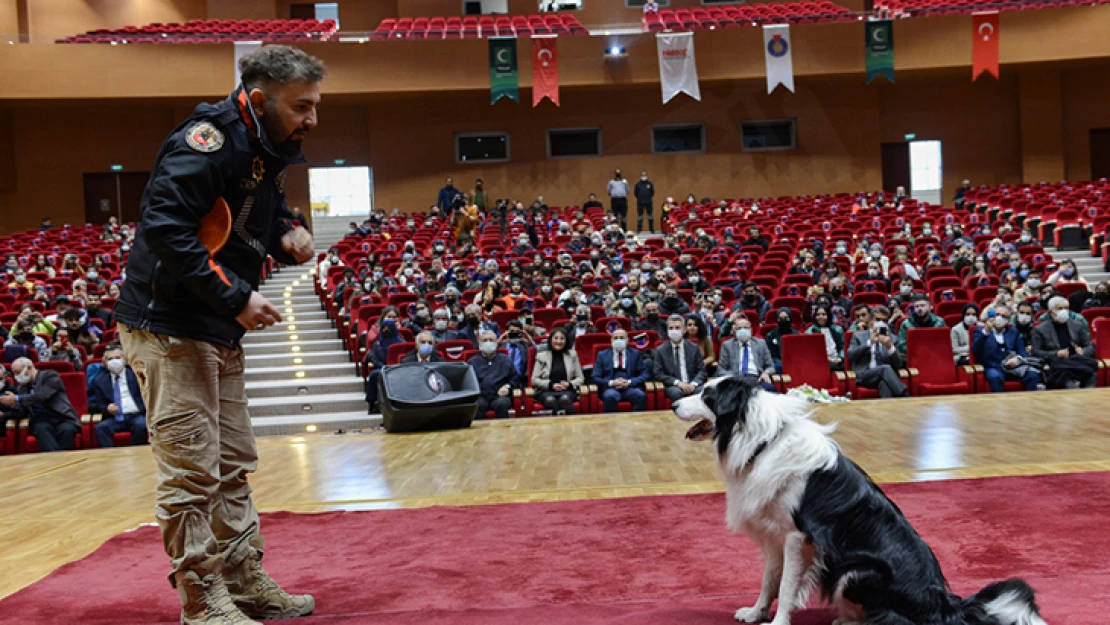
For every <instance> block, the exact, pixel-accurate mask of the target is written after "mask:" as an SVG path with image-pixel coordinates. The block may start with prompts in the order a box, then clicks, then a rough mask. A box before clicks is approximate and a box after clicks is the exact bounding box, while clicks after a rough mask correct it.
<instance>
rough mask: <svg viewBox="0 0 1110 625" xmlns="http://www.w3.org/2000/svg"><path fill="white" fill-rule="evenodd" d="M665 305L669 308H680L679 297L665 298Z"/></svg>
mask: <svg viewBox="0 0 1110 625" xmlns="http://www.w3.org/2000/svg"><path fill="white" fill-rule="evenodd" d="M663 304H665V305H666V306H667V308H678V298H677V297H664V298H663Z"/></svg>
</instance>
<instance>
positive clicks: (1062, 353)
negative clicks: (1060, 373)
mask: <svg viewBox="0 0 1110 625" xmlns="http://www.w3.org/2000/svg"><path fill="white" fill-rule="evenodd" d="M1056 355H1057V356H1059V357H1060V358H1067V357H1068V350H1066V349H1061V350H1060V351H1058V352H1056Z"/></svg>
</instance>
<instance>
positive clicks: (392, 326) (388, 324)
mask: <svg viewBox="0 0 1110 625" xmlns="http://www.w3.org/2000/svg"><path fill="white" fill-rule="evenodd" d="M396 333H397V322H395V321H393V320H392V319H386V320H385V321H383V322H382V334H387V335H391V334H396Z"/></svg>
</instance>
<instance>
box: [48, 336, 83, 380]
mask: <svg viewBox="0 0 1110 625" xmlns="http://www.w3.org/2000/svg"><path fill="white" fill-rule="evenodd" d="M46 360H47V361H49V362H68V363H70V364H71V365H73V370H74V371H82V370H84V368H85V363H84V361H82V360H81V350H79V349H77V348H76V347H74V345H73V343H72V342H71V341H70V340H69V329H68V328H66V327H64V326H63V327H61V328H59V329H58V331H57V333H55V334H54V344H53V345H51V346H50V354H49V355H48V356H47V358H46Z"/></svg>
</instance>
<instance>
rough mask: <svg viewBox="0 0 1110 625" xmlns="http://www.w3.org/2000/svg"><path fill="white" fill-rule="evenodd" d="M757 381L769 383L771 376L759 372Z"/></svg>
mask: <svg viewBox="0 0 1110 625" xmlns="http://www.w3.org/2000/svg"><path fill="white" fill-rule="evenodd" d="M759 381H760V382H763V383H764V384H770V383H771V376H769V375H767V374H766V373H761V374H759Z"/></svg>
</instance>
